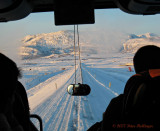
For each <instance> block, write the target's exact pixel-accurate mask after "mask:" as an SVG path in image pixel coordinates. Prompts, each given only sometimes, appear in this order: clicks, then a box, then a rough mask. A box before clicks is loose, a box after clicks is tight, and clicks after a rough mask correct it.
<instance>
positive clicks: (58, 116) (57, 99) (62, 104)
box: [32, 74, 79, 131]
mask: <svg viewBox="0 0 160 131" xmlns="http://www.w3.org/2000/svg"><path fill="white" fill-rule="evenodd" d="M73 81H74V74H73V75H72V76H71V77H70V78H69V79H68V81H67V82H66V83H65V84H64V85H63V86H62V87H61V88H60V89H58V90H57V91H56V92H55V93H54V94H53V95H51V96H50V97H49V98H48V99H47V100H45V101H44V102H43V103H41V104H40V105H39V106H37V107H36V108H35V109H34V110H33V111H32V112H33V113H37V114H39V115H40V116H41V117H42V120H43V123H44V131H53V130H58V131H67V130H69V131H71V130H73V131H74V130H78V126H77V124H78V123H76V126H74V123H73V121H74V120H75V121H77V122H78V118H77V117H78V114H77V113H78V112H76V114H74V113H73V112H74V111H75V105H74V103H75V101H74V100H75V97H73V96H70V95H69V94H68V93H67V86H68V85H69V84H71V83H73ZM76 101H77V102H79V99H77V98H76ZM77 108H78V109H77V110H79V105H78V106H77Z"/></svg>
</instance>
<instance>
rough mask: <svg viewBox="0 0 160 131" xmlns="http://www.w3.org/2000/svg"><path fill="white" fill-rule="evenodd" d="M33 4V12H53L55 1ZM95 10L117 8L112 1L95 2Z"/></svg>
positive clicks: (39, 1) (33, 0)
mask: <svg viewBox="0 0 160 131" xmlns="http://www.w3.org/2000/svg"><path fill="white" fill-rule="evenodd" d="M31 1H32V2H33V7H34V8H33V12H45V11H54V8H55V0H31ZM94 8H95V9H102V8H117V6H116V4H115V3H114V0H95V1H94Z"/></svg>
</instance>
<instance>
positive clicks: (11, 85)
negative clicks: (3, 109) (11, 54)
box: [0, 53, 20, 101]
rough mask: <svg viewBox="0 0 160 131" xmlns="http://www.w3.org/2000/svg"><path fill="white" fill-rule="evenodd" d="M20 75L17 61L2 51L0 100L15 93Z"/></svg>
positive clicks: (0, 55) (0, 57)
mask: <svg viewBox="0 0 160 131" xmlns="http://www.w3.org/2000/svg"><path fill="white" fill-rule="evenodd" d="M19 76H20V71H19V69H18V68H17V65H16V63H15V62H13V61H12V60H11V59H9V58H8V57H6V56H5V55H3V54H2V53H0V101H1V99H3V100H4V99H5V98H8V97H10V96H11V95H12V94H13V92H14V91H15V89H16V84H17V80H18V77H19Z"/></svg>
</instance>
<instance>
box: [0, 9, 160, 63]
mask: <svg viewBox="0 0 160 131" xmlns="http://www.w3.org/2000/svg"><path fill="white" fill-rule="evenodd" d="M95 21H96V23H95V24H92V25H80V26H79V30H80V31H103V32H105V33H106V34H108V35H109V36H110V37H112V34H113V33H117V32H118V33H120V32H121V33H123V34H126V35H127V34H138V35H139V34H143V33H147V32H151V33H155V34H157V35H160V26H159V23H160V14H157V15H152V16H142V15H130V14H127V13H124V12H122V11H121V10H119V9H109V10H107V9H103V10H96V11H95ZM59 30H73V26H55V25H54V13H53V12H49V13H33V14H30V15H29V16H28V17H26V18H24V19H22V20H18V21H13V22H7V23H0V52H2V53H4V54H6V55H7V56H9V57H10V58H12V59H14V60H16V59H17V54H18V50H17V48H18V47H19V46H21V44H22V43H21V41H20V40H21V39H22V38H23V37H24V36H26V35H33V34H39V33H50V32H56V31H59ZM113 39H114V38H113ZM110 40H112V38H110Z"/></svg>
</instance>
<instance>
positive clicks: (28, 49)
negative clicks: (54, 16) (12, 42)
mask: <svg viewBox="0 0 160 131" xmlns="http://www.w3.org/2000/svg"><path fill="white" fill-rule="evenodd" d="M76 41H77V39H76ZM22 43H23V45H22V46H21V47H20V55H21V56H22V59H33V58H39V57H47V58H50V57H59V56H60V55H61V56H65V55H67V56H68V55H72V54H73V53H74V32H73V31H71V30H66V31H58V32H53V33H43V34H37V35H28V36H26V37H24V38H23V39H22ZM76 44H77V43H76ZM80 45H81V48H82V49H83V52H84V53H88V54H95V53H96V50H95V49H93V47H90V44H89V43H88V42H86V41H84V40H81V41H80ZM76 50H77V51H78V47H77V46H76Z"/></svg>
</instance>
